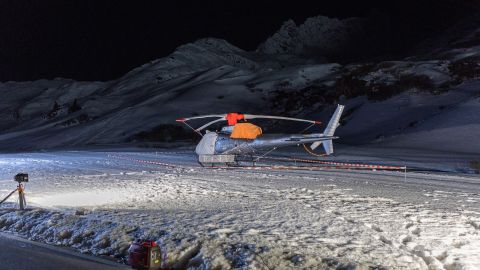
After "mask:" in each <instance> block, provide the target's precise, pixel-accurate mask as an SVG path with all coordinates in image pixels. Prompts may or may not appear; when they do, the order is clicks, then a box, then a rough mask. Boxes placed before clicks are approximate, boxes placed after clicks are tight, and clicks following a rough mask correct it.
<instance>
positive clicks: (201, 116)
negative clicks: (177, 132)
mask: <svg viewBox="0 0 480 270" xmlns="http://www.w3.org/2000/svg"><path fill="white" fill-rule="evenodd" d="M226 116H227V115H226V114H207V115H199V116H192V117H186V118H180V119H177V122H185V121H190V120H194V119H203V118H213V117H223V118H225V117H226Z"/></svg>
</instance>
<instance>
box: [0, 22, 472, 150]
mask: <svg viewBox="0 0 480 270" xmlns="http://www.w3.org/2000/svg"><path fill="white" fill-rule="evenodd" d="M361 24H362V22H361V20H359V19H349V20H336V19H328V18H325V17H321V16H320V17H315V18H310V19H308V20H307V21H306V22H305V23H304V24H303V25H301V26H298V27H297V26H295V25H294V24H293V22H287V23H286V24H285V25H284V26H283V27H282V28H281V30H280V31H279V32H278V33H276V34H274V35H273V36H272V37H271V38H269V39H268V40H267V41H266V42H265V43H264V44H262V45H261V46H260V47H259V49H258V50H257V51H255V52H247V51H244V50H241V49H239V48H237V47H235V46H233V45H231V44H229V43H228V42H227V41H224V40H220V39H213V38H207V39H201V40H198V41H196V42H194V43H191V44H186V45H183V46H180V47H179V48H177V50H175V52H173V53H172V54H171V55H169V56H167V57H164V58H160V59H157V60H154V61H151V62H150V63H147V64H145V65H143V66H141V67H138V68H136V69H134V70H132V71H130V72H128V73H127V74H125V75H124V76H123V77H121V78H119V79H117V80H114V81H109V82H76V81H73V80H68V79H55V80H50V81H48V80H39V81H33V82H5V83H0V93H1V99H0V120H1V121H0V149H1V150H2V151H10V150H22V149H24V150H26V149H46V148H54V147H72V146H73V147H77V146H84V145H98V144H125V143H132V142H135V141H138V140H142V138H139V134H141V133H142V132H143V133H145V132H146V133H148V132H152V130H157V132H158V131H159V130H160V133H162V130H163V133H165V134H170V133H171V130H172V127H174V125H175V124H176V123H175V119H177V118H180V117H188V116H192V115H201V114H208V113H225V112H232V111H240V112H249V113H265V114H282V115H289V116H299V117H308V118H312V119H319V120H322V121H326V120H327V119H328V117H329V116H330V114H331V112H332V109H333V106H335V104H336V103H343V104H346V105H347V107H346V110H345V115H344V117H343V119H342V126H341V127H340V128H339V129H338V134H339V135H340V136H341V137H342V138H341V139H342V140H343V141H344V142H347V143H350V144H367V143H376V144H380V145H392V146H401V147H419V148H428V149H434V150H448V151H456V152H466V153H478V152H480V149H479V147H480V146H479V145H478V144H472V143H469V142H470V141H471V139H472V138H475V137H479V136H480V119H479V116H478V114H476V113H475V111H478V109H479V106H480V103H479V102H478V97H479V95H480V94H479V93H480V90H479V89H480V88H479V87H478V84H479V80H478V78H480V67H479V64H478V63H479V59H480V58H479V55H480V54H479V52H480V49H479V47H478V46H476V45H475V44H473V43H471V44H473V47H468V46H466V47H464V48H459V47H458V46H456V47H455V48H452V49H451V50H449V51H445V50H444V52H443V53H442V56H441V57H440V59H434V58H431V59H421V58H415V59H413V58H409V59H403V60H399V61H383V62H372V63H353V64H343V65H341V64H337V63H324V62H322V60H321V59H322V55H323V54H324V53H325V54H327V51H328V50H329V48H337V49H338V48H341V46H338V47H335V46H336V45H338V44H341V43H342V41H343V40H346V39H348V36H349V33H352V32H355V31H356V30H355V29H357V27H360V26H361ZM466 38H469V37H466ZM464 44H467V43H464ZM311 48H320V49H319V50H316V49H315V50H313V51H314V52H315V55H316V56H317V57H313V58H305V55H306V54H305V53H304V52H312V51H310V49H311ZM55 102H56V103H57V104H58V106H55ZM75 102H76V104H77V105H79V107H77V108H73V107H75V106H73V103H75ZM72 108H73V109H72ZM174 130H175V129H174ZM177 131H178V130H177ZM177 133H178V132H177ZM177 133H176V134H175V135H172V136H170V137H169V138H163V139H164V140H165V141H171V140H172V138H171V137H174V138H173V139H175V138H184V137H185V136H184V135H183V134H180V135H179V136H177V135H178V134H177ZM180 133H181V132H180ZM185 133H187V131H186V132H185ZM182 136H183V137H182ZM167 137H168V136H167Z"/></svg>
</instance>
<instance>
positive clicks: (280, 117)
mask: <svg viewBox="0 0 480 270" xmlns="http://www.w3.org/2000/svg"><path fill="white" fill-rule="evenodd" d="M244 118H245V119H246V120H247V119H259V118H262V119H278V120H288V121H298V122H306V123H311V124H321V122H319V121H314V120H307V119H300V118H292V117H283V116H271V115H255V114H245V115H244Z"/></svg>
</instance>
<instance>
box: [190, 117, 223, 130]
mask: <svg viewBox="0 0 480 270" xmlns="http://www.w3.org/2000/svg"><path fill="white" fill-rule="evenodd" d="M220 121H226V120H225V118H219V119H216V120H213V121H210V122H208V123H206V124H205V125H203V126H201V127H199V128H197V129H195V131H200V130H203V129H204V128H206V127H208V126H210V125H213V124H215V123H217V122H220Z"/></svg>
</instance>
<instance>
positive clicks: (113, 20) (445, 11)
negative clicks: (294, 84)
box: [0, 0, 476, 81]
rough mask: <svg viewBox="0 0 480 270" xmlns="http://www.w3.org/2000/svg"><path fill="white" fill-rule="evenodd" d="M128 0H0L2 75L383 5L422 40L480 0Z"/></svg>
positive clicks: (79, 67) (117, 58)
mask: <svg viewBox="0 0 480 270" xmlns="http://www.w3.org/2000/svg"><path fill="white" fill-rule="evenodd" d="M125 2H127V1H106V0H104V1H87V0H84V1H67V0H65V1H51V0H43V1H40V0H37V1H33V0H30V1H29V0H24V1H21V0H0V81H8V80H17V81H22V80H35V79H40V78H48V79H52V78H55V77H66V78H74V79H77V80H109V79H114V78H117V77H119V76H121V75H123V74H124V73H126V72H128V71H129V70H130V69H132V68H134V67H137V66H139V65H141V64H144V63H146V62H148V61H150V60H153V59H156V58H160V57H162V56H165V55H168V54H169V53H171V52H172V51H173V50H174V49H175V48H176V47H177V46H179V45H181V44H184V43H187V42H192V41H194V40H196V39H198V38H202V37H209V36H211V37H218V38H223V39H226V40H228V41H229V42H231V43H232V44H234V45H236V46H238V47H240V48H242V49H246V50H253V49H255V48H256V47H257V45H258V44H259V43H261V42H262V41H264V40H265V39H266V38H267V37H268V36H269V35H271V34H272V33H274V32H275V31H276V30H277V29H278V28H279V27H280V25H281V24H282V22H284V21H285V20H287V19H289V18H292V19H294V20H295V22H296V23H297V24H298V23H302V22H303V21H304V20H305V18H307V17H310V16H315V15H325V16H329V17H338V18H345V17H351V16H364V17H366V16H372V14H379V13H381V14H383V15H384V16H385V17H387V18H389V20H390V21H391V25H390V27H391V29H392V31H394V32H395V35H396V38H398V40H408V41H416V40H418V39H420V38H421V37H423V36H425V35H426V34H428V33H432V32H435V31H440V30H441V29H444V28H445V27H447V26H448V25H449V24H451V23H454V22H455V20H457V19H458V18H461V17H462V16H464V15H465V14H466V13H468V12H469V9H470V8H471V6H472V5H476V4H472V3H473V1H465V3H467V2H468V5H462V6H459V5H458V4H457V3H458V2H462V1H453V0H437V1H420V0H419V1H359V0H358V1H342V0H334V1H320V0H319V1H315V2H314V4H312V3H311V2H313V1H288V2H286V4H280V1H263V2H262V3H261V4H260V3H259V2H260V1H257V2H251V3H249V2H247V1H234V3H231V2H233V1H222V2H214V1H192V2H190V3H189V2H187V1H130V2H127V3H125ZM192 3H193V4H192ZM465 3H463V4H465Z"/></svg>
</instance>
